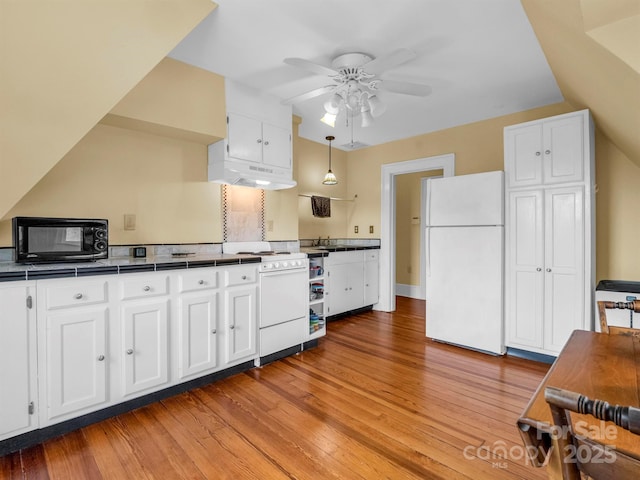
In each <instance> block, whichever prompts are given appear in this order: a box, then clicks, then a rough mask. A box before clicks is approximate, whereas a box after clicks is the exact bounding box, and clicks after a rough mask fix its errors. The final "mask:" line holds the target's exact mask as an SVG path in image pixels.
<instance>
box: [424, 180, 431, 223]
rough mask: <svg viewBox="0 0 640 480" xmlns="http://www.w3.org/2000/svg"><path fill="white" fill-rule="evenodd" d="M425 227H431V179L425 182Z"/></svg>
mask: <svg viewBox="0 0 640 480" xmlns="http://www.w3.org/2000/svg"><path fill="white" fill-rule="evenodd" d="M425 217H426V218H425V225H431V179H428V180H427V205H426V209H425Z"/></svg>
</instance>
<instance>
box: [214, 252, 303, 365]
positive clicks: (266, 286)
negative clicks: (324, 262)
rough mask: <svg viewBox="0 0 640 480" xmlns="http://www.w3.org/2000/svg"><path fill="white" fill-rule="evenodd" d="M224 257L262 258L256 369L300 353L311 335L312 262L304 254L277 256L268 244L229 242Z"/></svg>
mask: <svg viewBox="0 0 640 480" xmlns="http://www.w3.org/2000/svg"><path fill="white" fill-rule="evenodd" d="M222 253H230V254H252V255H257V256H260V257H261V259H262V262H261V263H260V269H259V282H260V283H259V285H260V290H259V292H260V293H259V295H258V297H259V300H258V302H259V308H258V328H259V334H258V348H259V353H260V358H259V361H256V365H260V364H264V363H267V362H269V361H272V360H275V359H277V358H279V356H278V354H279V353H280V352H283V354H282V355H281V356H286V355H290V354H291V353H292V352H291V351H290V349H298V350H299V349H300V348H301V346H302V344H303V343H304V342H305V341H306V340H307V337H308V332H309V283H308V278H309V273H308V272H309V260H308V259H307V255H306V254H305V253H300V252H276V251H273V250H272V248H271V245H270V244H269V242H226V243H223V244H222Z"/></svg>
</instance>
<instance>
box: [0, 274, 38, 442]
mask: <svg viewBox="0 0 640 480" xmlns="http://www.w3.org/2000/svg"><path fill="white" fill-rule="evenodd" d="M34 296H35V283H34V282H11V283H7V284H4V285H2V286H0V305H2V308H1V309H0V365H2V368H0V440H3V439H5V438H9V437H13V436H15V435H19V434H22V433H26V432H28V431H30V430H34V429H36V428H38V417H37V415H36V409H37V408H38V401H37V392H38V385H37V379H38V376H37V351H36V347H37V344H36V338H37V337H36V315H35V309H34V308H32V307H30V305H31V302H32V300H33V297H34Z"/></svg>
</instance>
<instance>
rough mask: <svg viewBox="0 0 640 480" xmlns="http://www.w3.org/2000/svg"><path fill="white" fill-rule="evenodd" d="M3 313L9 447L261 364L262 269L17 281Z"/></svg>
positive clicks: (1, 414)
mask: <svg viewBox="0 0 640 480" xmlns="http://www.w3.org/2000/svg"><path fill="white" fill-rule="evenodd" d="M0 305H1V306H2V308H1V309H0V363H1V364H2V365H3V366H4V368H2V369H0V441H1V440H4V439H8V438H11V437H14V436H16V435H19V434H22V433H26V432H29V431H30V430H35V429H37V428H42V427H46V426H49V425H53V424H56V423H59V422H63V421H65V420H71V419H73V418H76V417H79V416H82V415H86V414H88V413H91V412H95V411H97V410H100V409H103V408H106V407H110V406H113V405H115V404H118V403H121V402H125V401H127V400H130V399H133V398H136V397H140V396H143V395H146V394H149V393H152V392H155V391H158V390H162V389H164V388H167V387H169V386H172V385H176V384H178V383H182V382H187V381H189V380H193V379H196V378H198V377H202V376H204V375H207V374H210V373H213V372H216V371H219V370H223V369H225V368H228V367H231V366H235V365H238V364H240V363H243V362H252V361H253V360H255V359H256V358H257V356H258V349H257V338H258V334H257V331H258V264H249V265H237V266H227V267H204V268H194V269H181V270H176V271H170V272H166V271H160V272H149V273H127V274H122V275H113V276H112V275H106V276H95V277H94V276H91V277H82V278H70V279H47V280H38V281H31V282H27V281H25V282H11V283H10V284H6V285H4V284H0ZM7 385H10V386H11V387H10V388H5V386H7Z"/></svg>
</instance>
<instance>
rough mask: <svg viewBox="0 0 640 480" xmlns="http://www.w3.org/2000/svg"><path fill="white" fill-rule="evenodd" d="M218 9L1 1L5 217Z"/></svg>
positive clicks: (192, 2) (0, 188)
mask: <svg viewBox="0 0 640 480" xmlns="http://www.w3.org/2000/svg"><path fill="white" fill-rule="evenodd" d="M215 7H216V5H215V3H213V2H211V1H209V0H165V1H162V2H149V1H147V0H128V1H126V2H125V1H119V2H114V1H111V0H94V1H91V2H87V1H86V0H66V1H58V2H52V1H50V0H30V1H1V2H0V18H2V26H1V27H0V69H1V71H0V105H2V107H1V108H0V218H1V217H3V216H4V215H5V214H6V212H7V211H8V210H9V209H10V208H11V207H13V206H14V205H15V204H16V203H17V202H18V200H20V198H21V197H22V196H23V195H24V194H26V193H27V192H28V191H29V189H30V188H32V187H33V186H34V185H35V184H36V183H37V182H38V181H39V180H40V179H41V178H42V177H43V176H44V175H45V174H46V173H47V172H48V171H49V170H50V169H51V167H53V165H55V164H56V163H57V162H58V161H59V160H60V159H61V158H62V157H63V156H64V155H65V154H66V153H67V152H69V150H71V148H73V146H74V145H75V144H76V143H77V142H78V141H80V139H81V138H82V137H83V136H84V135H86V134H87V132H89V130H91V129H92V128H93V127H94V125H95V124H96V123H97V122H98V121H99V120H100V119H101V118H102V117H103V116H104V115H105V114H106V113H107V112H108V111H109V110H110V109H111V108H113V106H114V105H115V104H116V103H117V102H118V101H119V100H120V99H122V98H123V97H124V96H125V95H126V94H127V92H128V91H129V90H131V88H133V87H134V86H135V85H136V84H137V83H138V82H139V81H140V80H141V79H142V78H143V77H144V76H145V75H146V74H147V73H149V71H151V70H152V69H153V67H154V66H155V65H156V64H157V63H158V62H160V61H161V60H162V59H163V58H164V57H165V56H166V55H167V53H169V52H170V51H171V50H172V49H173V48H174V47H175V46H176V44H177V43H178V42H179V41H180V40H182V38H183V37H184V36H185V35H186V34H187V33H189V32H190V31H191V30H192V29H193V28H194V27H195V26H196V25H197V24H198V23H199V22H200V21H201V20H202V19H204V18H205V16H206V15H207V14H208V13H210V12H211V11H212V10H213V9H214V8H215Z"/></svg>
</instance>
